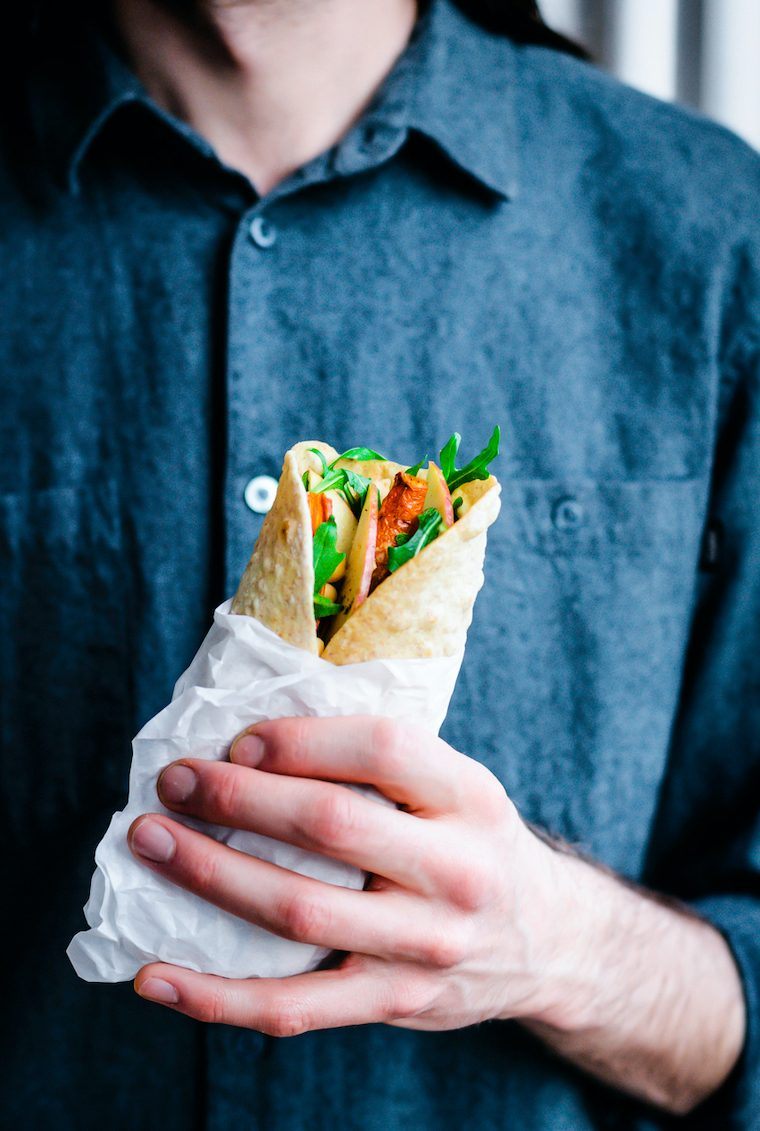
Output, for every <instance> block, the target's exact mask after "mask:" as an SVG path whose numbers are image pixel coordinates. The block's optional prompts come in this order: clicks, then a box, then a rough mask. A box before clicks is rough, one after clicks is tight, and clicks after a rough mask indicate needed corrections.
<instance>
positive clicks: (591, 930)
mask: <svg viewBox="0 0 760 1131" xmlns="http://www.w3.org/2000/svg"><path fill="white" fill-rule="evenodd" d="M548 851H551V849H549V850H548ZM556 866H557V867H558V868H560V869H561V870H562V871H563V873H564V874H563V878H562V881H561V884H558V890H561V891H562V892H563V893H567V894H565V895H563V897H562V898H563V906H561V908H558V909H557V911H558V914H557V928H558V931H559V932H561V933H562V934H563V935H564V936H565V937H564V938H563V939H562V940H560V938H559V937H557V939H556V940H555V941H554V943H553V945H552V948H551V952H550V954H551V957H550V958H549V960H548V962H549V969H548V971H547V977H546V983H547V985H549V986H551V989H550V991H549V1002H550V1003H549V1004H548V1006H547V1007H546V1009H545V1010H543V1011H542V1012H541V1015H540V1016H539V1015H536V1016H535V1017H534V1018H532V1019H531V1020H529V1021H527V1022H525V1023H526V1024H527V1026H528V1028H530V1029H531V1030H532V1031H533V1032H534V1033H536V1035H538V1036H539V1037H540V1038H541V1039H542V1040H543V1041H545V1042H546V1043H547V1044H548V1045H550V1046H551V1048H552V1049H554V1050H555V1051H556V1052H558V1053H559V1054H561V1055H562V1056H564V1057H566V1058H567V1059H569V1060H571V1061H573V1063H575V1064H577V1065H578V1066H579V1067H581V1068H583V1069H585V1070H586V1071H588V1072H591V1073H593V1074H594V1075H595V1076H598V1077H599V1078H600V1079H602V1080H604V1081H605V1082H607V1083H609V1084H611V1085H612V1086H613V1087H616V1088H620V1089H621V1090H623V1091H626V1092H630V1093H632V1094H633V1095H635V1096H638V1097H640V1098H642V1099H644V1100H647V1101H648V1102H650V1103H654V1104H656V1105H658V1106H661V1107H663V1108H665V1109H667V1110H669V1111H672V1112H675V1113H679V1114H680V1113H685V1112H687V1111H689V1110H691V1109H692V1108H694V1107H695V1106H696V1105H697V1104H698V1103H700V1102H701V1101H702V1100H703V1099H706V1098H707V1097H708V1096H709V1095H710V1094H711V1093H712V1092H713V1091H715V1089H716V1088H718V1087H719V1086H720V1084H722V1083H723V1081H724V1080H725V1079H726V1077H727V1076H728V1074H729V1072H730V1071H731V1069H732V1067H733V1066H734V1064H735V1063H736V1061H737V1058H738V1056H739V1054H740V1051H741V1048H742V1044H743V1041H744V1027H745V1005H744V998H743V993H742V988H741V984H740V981H739V974H738V971H737V969H736V966H735V963H734V961H733V958H732V956H731V953H730V951H729V949H728V946H727V945H726V943H725V940H724V939H723V937H722V936H721V935H720V934H719V933H718V932H717V931H716V930H715V929H714V928H713V927H712V926H710V925H709V924H708V923H705V922H704V921H702V920H700V919H698V918H697V917H696V916H693V915H691V914H690V913H689V912H688V911H687V910H681V909H680V908H678V907H677V906H671V905H669V904H667V903H666V902H662V901H660V900H658V899H657V897H651V898H650V897H649V896H648V895H647V894H646V893H645V892H641V891H638V890H637V889H635V888H632V887H631V886H629V885H627V884H625V883H624V882H623V881H620V880H618V879H616V878H615V877H613V876H611V875H609V874H608V873H606V872H604V871H603V870H600V869H597V868H595V867H594V866H593V865H591V864H588V863H586V862H585V861H583V860H582V859H578V858H574V857H572V856H568V855H565V854H564V853H561V852H560V853H556ZM568 881H570V882H568ZM568 932H569V933H570V937H569V939H568V938H567V934H568Z"/></svg>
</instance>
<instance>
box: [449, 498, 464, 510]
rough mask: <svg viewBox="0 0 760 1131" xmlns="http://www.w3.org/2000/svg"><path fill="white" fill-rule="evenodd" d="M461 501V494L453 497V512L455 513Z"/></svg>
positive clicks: (462, 499) (462, 500)
mask: <svg viewBox="0 0 760 1131" xmlns="http://www.w3.org/2000/svg"><path fill="white" fill-rule="evenodd" d="M463 502H464V498H463V497H462V496H461V495H459V497H458V498H456V499H454V502H453V504H452V506H453V507H454V514H456V513H457V511H458V510H459V508H460V507H461V505H462V503H463Z"/></svg>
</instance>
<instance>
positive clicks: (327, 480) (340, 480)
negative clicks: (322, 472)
mask: <svg viewBox="0 0 760 1131" xmlns="http://www.w3.org/2000/svg"><path fill="white" fill-rule="evenodd" d="M345 485H346V472H345V471H343V470H342V468H337V467H336V468H333V469H332V470H331V471H328V473H327V475H326V476H325V477H324V479H323V480H322V481H321V483H317V485H316V487H314V488H313V490H312V492H311V493H312V495H321V494H322V493H323V491H342V490H343V488H344V487H345Z"/></svg>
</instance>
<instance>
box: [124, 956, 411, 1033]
mask: <svg viewBox="0 0 760 1131" xmlns="http://www.w3.org/2000/svg"><path fill="white" fill-rule="evenodd" d="M135 990H136V991H137V993H138V994H140V996H141V997H144V998H146V999H147V1000H149V1001H158V1002H161V1004H163V1005H169V1006H171V1008H173V1009H175V1010H177V1011H178V1012H180V1013H185V1014H187V1016H188V1017H194V1018H195V1019H196V1020H197V1021H205V1022H210V1023H220V1024H224V1025H236V1026H238V1027H240V1028H245V1029H256V1030H258V1031H259V1032H261V1033H266V1034H267V1035H269V1036H271V1037H294V1036H297V1035H298V1034H300V1033H306V1032H309V1031H311V1030H315V1029H334V1028H337V1027H339V1026H342V1025H365V1024H369V1023H371V1022H391V1023H393V1022H397V1021H398V1020H400V1019H405V1018H408V1017H410V1016H412V1015H413V1012H414V1011H416V1010H417V1009H419V1010H422V1009H424V1008H425V1007H426V1006H427V1004H428V997H429V992H430V991H429V989H428V988H427V986H426V985H425V983H424V982H423V980H422V979H418V978H415V976H414V975H413V974H408V973H406V972H405V971H402V973H399V972H398V968H396V967H394V966H386V965H384V964H381V963H374V962H369V963H367V962H365V961H362V962H360V963H358V964H354V965H348V966H346V967H345V968H341V969H338V970H318V971H316V972H314V973H312V974H297V975H294V976H293V977H291V978H252V979H249V980H245V981H241V980H236V979H229V978H219V977H216V976H215V975H213V974H198V973H196V972H195V971H193V970H185V969H183V968H182V967H179V966H168V965H166V964H165V963H152V964H151V965H150V966H144V967H143V968H142V970H140V972H139V973H138V975H137V977H136V978H135Z"/></svg>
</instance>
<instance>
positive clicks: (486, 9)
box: [455, 0, 589, 59]
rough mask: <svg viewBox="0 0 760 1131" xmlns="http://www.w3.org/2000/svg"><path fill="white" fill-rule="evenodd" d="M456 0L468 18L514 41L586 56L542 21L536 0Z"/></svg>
mask: <svg viewBox="0 0 760 1131" xmlns="http://www.w3.org/2000/svg"><path fill="white" fill-rule="evenodd" d="M455 3H456V4H457V6H458V7H459V8H460V9H461V10H462V11H463V12H464V13H465V15H467V16H469V17H470V19H472V20H475V21H476V22H477V23H479V24H482V26H483V27H486V28H488V30H489V31H493V32H496V33H498V34H499V35H506V36H509V38H510V39H514V40H515V41H516V42H517V43H534V44H537V45H539V46H542V47H553V48H554V49H555V50H556V51H564V52H565V53H566V54H568V55H575V56H576V58H578V59H588V58H589V55H588V52H587V51H586V50H585V49H584V48H583V47H581V46H580V44H578V43H574V42H573V41H572V40H571V39H567V38H566V36H564V35H560V34H559V32H556V31H552V29H551V28H550V27H548V26H547V24H545V23H544V20H543V17H542V15H541V12H540V9H539V6H538V4H537V3H536V0H455Z"/></svg>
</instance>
